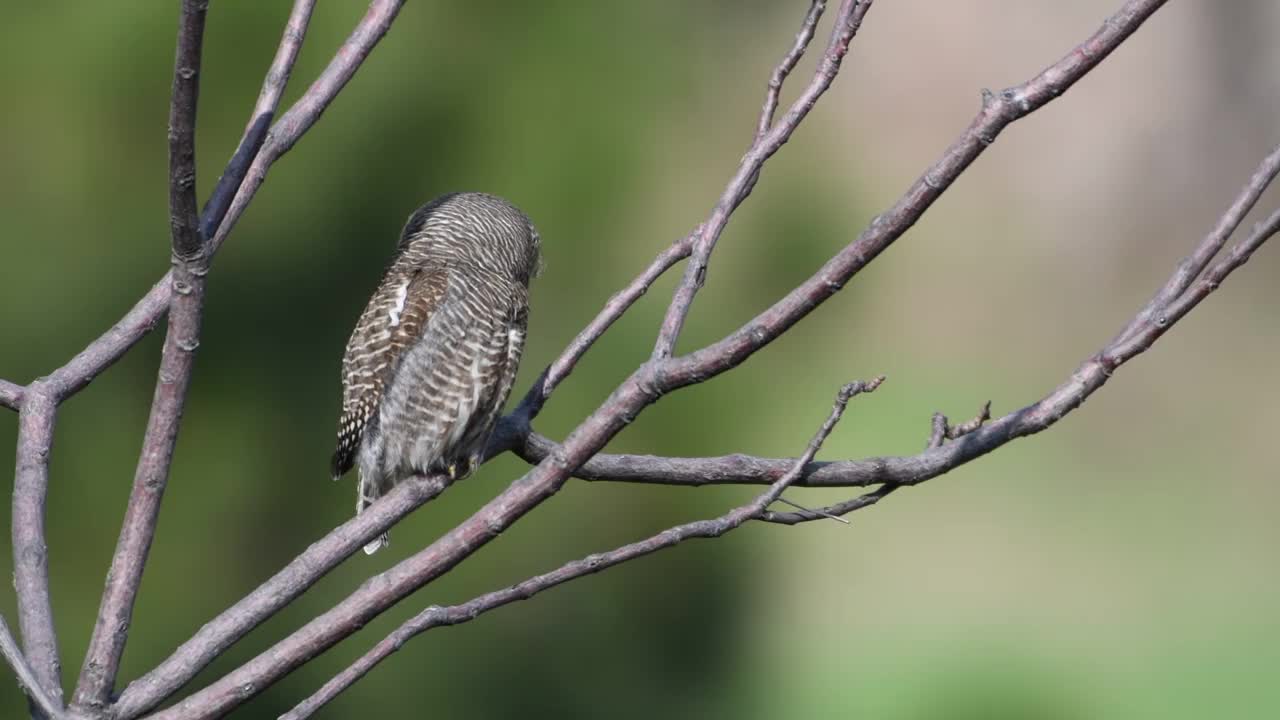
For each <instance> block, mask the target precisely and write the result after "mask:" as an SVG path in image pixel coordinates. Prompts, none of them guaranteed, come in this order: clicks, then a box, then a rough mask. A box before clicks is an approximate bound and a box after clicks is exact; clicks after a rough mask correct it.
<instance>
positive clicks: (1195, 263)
mask: <svg viewBox="0 0 1280 720" xmlns="http://www.w3.org/2000/svg"><path fill="white" fill-rule="evenodd" d="M1277 173H1280V147H1277V148H1276V149H1275V150H1272V151H1271V153H1270V154H1268V155H1267V157H1265V158H1263V160H1262V162H1261V163H1260V164H1259V165H1258V169H1257V170H1254V172H1253V177H1251V178H1249V182H1248V184H1246V185H1245V187H1244V189H1243V190H1242V191H1241V192H1240V194H1239V195H1238V196H1236V199H1235V201H1234V202H1233V203H1231V207H1230V208H1228V209H1227V211H1226V212H1224V213H1223V214H1222V216H1221V217H1220V218H1218V222H1217V224H1216V225H1214V227H1213V230H1211V231H1209V234H1208V235H1206V236H1205V238H1204V240H1201V241H1200V244H1199V245H1198V246H1197V247H1196V249H1195V251H1194V252H1192V253H1191V255H1189V256H1187V257H1186V258H1184V259H1183V260H1182V262H1180V263H1179V264H1178V268H1177V269H1176V270H1175V271H1174V273H1173V277H1171V278H1169V282H1168V283H1166V284H1165V286H1164V287H1162V288H1160V291H1159V292H1158V293H1156V296H1155V297H1153V298H1152V299H1151V302H1150V303H1148V304H1147V306H1146V307H1145V308H1143V310H1142V312H1140V313H1138V315H1137V316H1136V317H1135V318H1134V319H1133V321H1132V322H1130V323H1129V325H1128V326H1126V327H1125V329H1124V330H1122V331H1121V332H1120V335H1121V336H1125V335H1128V334H1129V333H1131V332H1133V331H1134V330H1135V329H1137V327H1138V326H1139V325H1141V324H1143V323H1146V322H1149V321H1150V320H1151V318H1152V317H1153V316H1154V315H1156V314H1158V313H1159V312H1160V311H1161V310H1163V309H1164V307H1165V306H1166V305H1168V304H1169V303H1171V302H1173V300H1174V299H1176V298H1178V297H1179V296H1180V295H1182V294H1183V293H1184V292H1186V290H1187V288H1188V287H1190V286H1191V283H1192V282H1194V281H1195V279H1196V278H1197V277H1199V276H1200V273H1201V272H1203V271H1204V269H1205V267H1206V266H1208V264H1209V261H1211V260H1212V259H1213V257H1214V256H1215V255H1217V254H1218V251H1219V250H1221V249H1222V246H1223V245H1225V244H1226V242H1227V239H1228V238H1230V237H1231V235H1232V234H1233V233H1234V232H1235V231H1236V228H1238V227H1240V223H1241V222H1243V221H1244V218H1245V216H1246V215H1248V214H1249V211H1250V210H1252V209H1253V206H1254V205H1255V204H1257V202H1258V198H1259V197H1261V196H1262V191H1263V190H1265V189H1266V188H1267V186H1268V185H1270V184H1271V181H1272V180H1274V179H1275V177H1276V174H1277Z"/></svg>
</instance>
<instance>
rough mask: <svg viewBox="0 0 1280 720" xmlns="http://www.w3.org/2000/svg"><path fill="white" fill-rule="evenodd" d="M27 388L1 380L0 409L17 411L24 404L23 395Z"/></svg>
mask: <svg viewBox="0 0 1280 720" xmlns="http://www.w3.org/2000/svg"><path fill="white" fill-rule="evenodd" d="M26 390H27V389H26V388H25V387H23V386H21V385H18V384H17V383H11V382H9V381H8V380H0V407H7V408H9V409H10V410H17V409H18V406H19V405H21V404H22V394H23V393H25V392H26Z"/></svg>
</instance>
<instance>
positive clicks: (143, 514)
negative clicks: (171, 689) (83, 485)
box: [72, 0, 208, 714]
mask: <svg viewBox="0 0 1280 720" xmlns="http://www.w3.org/2000/svg"><path fill="white" fill-rule="evenodd" d="M207 9H208V3H207V2H205V1H204V0H183V1H182V11H181V15H180V17H179V23H178V51H177V59H176V61H175V63H174V72H173V98H172V100H171V102H170V111H169V217H170V226H171V228H172V230H173V238H172V251H173V259H174V269H173V274H172V277H173V292H174V297H173V301H172V303H171V306H170V308H169V330H168V332H167V334H166V336H165V342H164V349H163V350H162V353H161V357H160V371H159V377H158V378H157V380H156V389H155V396H154V398H153V400H152V404H151V414H150V417H149V418H148V420H147V430H146V434H145V436H144V437H143V442H142V453H141V457H140V458H139V460H138V467H137V471H136V472H135V474H134V480H133V489H132V491H131V492H130V493H129V505H128V508H127V509H126V510H125V516H124V522H123V524H122V526H121V528H120V539H119V541H118V542H117V543H116V551H115V554H114V555H113V556H112V558H111V570H110V571H109V572H108V573H107V584H106V588H105V589H104V590H103V593H102V604H101V605H100V607H99V609H98V618H97V622H96V623H95V624H94V627H93V635H92V636H91V637H90V639H89V649H88V651H87V652H86V653H85V659H84V665H83V666H82V668H81V670H80V679H79V682H78V683H77V684H76V692H75V698H74V701H73V703H72V707H73V708H74V709H75V710H76V711H77V712H82V713H85V714H100V713H103V712H104V711H105V710H106V708H107V703H108V702H109V700H110V697H111V693H112V690H114V688H115V682H116V674H117V673H118V672H119V669H120V658H121V656H122V655H123V654H124V646H125V642H126V640H127V638H128V629H129V625H130V623H131V621H132V618H133V605H134V601H135V599H136V598H137V595H138V588H139V587H140V586H141V584H142V571H143V568H144V567H145V566H146V562H147V554H148V552H149V551H150V549H151V541H152V538H153V537H154V536H155V530H156V523H157V520H158V519H159V515H160V501H161V499H162V498H163V497H164V491H165V486H166V485H167V484H168V481H169V469H170V467H171V466H172V463H173V450H174V446H175V445H176V444H177V441H178V429H179V426H180V424H181V420H182V413H183V409H184V407H185V404H186V399H187V389H188V387H189V386H190V383H191V372H192V368H193V366H194V361H195V350H196V348H197V347H199V345H200V321H201V316H202V314H203V309H204V288H205V273H206V272H207V270H208V255H207V253H206V247H205V242H204V238H203V237H202V236H201V232H200V218H199V214H198V211H197V201H196V187H195V177H196V165H195V162H196V160H195V125H196V101H197V99H198V97H199V88H200V84H199V83H200V59H201V57H200V55H201V46H202V43H203V39H204V26H205V17H206V11H207Z"/></svg>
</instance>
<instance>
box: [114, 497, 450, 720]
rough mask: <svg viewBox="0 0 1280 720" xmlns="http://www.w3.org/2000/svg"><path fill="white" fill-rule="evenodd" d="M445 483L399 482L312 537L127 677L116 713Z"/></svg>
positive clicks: (163, 688) (159, 689) (147, 702)
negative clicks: (162, 655) (155, 662)
mask: <svg viewBox="0 0 1280 720" xmlns="http://www.w3.org/2000/svg"><path fill="white" fill-rule="evenodd" d="M447 486H448V480H447V478H445V477H443V476H435V477H425V478H424V477H415V478H411V479H409V480H406V481H404V482H401V483H400V484H398V485H397V486H396V487H395V489H393V490H392V491H391V492H390V493H388V494H387V495H386V496H385V497H384V498H383V499H381V500H379V501H378V502H376V503H374V504H373V505H371V506H369V508H368V509H366V510H365V511H364V512H362V513H360V514H359V515H356V516H354V517H352V518H351V519H350V520H348V521H347V522H345V523H343V524H342V525H339V526H338V527H337V528H334V530H332V531H331V532H329V533H328V534H327V535H325V536H324V537H323V538H321V539H320V540H318V541H316V542H314V543H312V544H311V545H310V546H309V547H307V549H306V550H304V551H302V553H301V554H299V555H298V556H297V557H296V558H294V559H293V560H292V561H290V562H289V564H288V565H286V566H285V567H284V569H282V570H281V571H280V572H277V573H276V574H275V575H273V576H272V577H271V578H270V579H269V580H267V581H266V582H264V583H262V584H261V585H259V586H258V588H257V589H255V590H254V591H253V592H251V593H249V594H248V595H246V596H245V597H244V598H243V599H241V600H240V601H239V602H237V603H236V604H235V605H233V606H232V607H230V608H228V609H227V610H226V611H224V612H222V613H221V614H219V615H218V616H217V617H215V618H214V619H212V620H210V621H209V622H207V623H205V624H204V626H203V627H201V628H200V630H199V631H198V632H197V633H196V634H195V636H193V637H192V638H191V639H190V640H187V641H186V642H184V643H183V644H182V645H181V646H180V647H178V648H177V649H176V650H174V652H173V653H172V654H171V655H170V656H169V657H168V658H166V659H165V660H164V662H162V663H160V665H159V666H157V667H156V668H155V669H154V670H152V671H151V672H149V673H147V674H146V675H144V676H142V677H140V678H138V679H137V680H135V681H133V682H131V683H129V686H128V687H126V688H125V690H124V692H123V693H121V694H120V698H119V700H118V701H117V702H116V704H115V707H114V709H113V717H114V718H116V720H131V719H132V718H136V717H138V716H139V715H141V714H142V713H145V712H147V711H149V710H151V709H153V708H154V707H156V706H157V705H158V704H160V703H161V702H163V701H164V699H165V698H167V697H169V696H170V695H172V694H173V693H174V692H176V691H177V690H178V689H179V688H181V687H182V686H183V685H185V684H186V683H188V682H189V681H190V680H191V679H192V678H193V677H195V676H196V674H197V673H198V672H200V671H201V670H202V669H204V668H205V667H206V666H208V665H209V663H211V662H213V660H214V659H215V658H217V657H218V656H219V655H221V654H222V653H223V652H225V651H226V650H227V648H229V647H231V645H232V644H234V643H235V642H236V641H237V640H239V639H240V638H242V637H244V636H245V635H246V634H248V633H249V631H250V630H252V629H254V628H255V627H257V626H258V625H259V624H261V623H262V622H263V621H265V620H267V619H268V618H270V617H271V616H272V615H274V614H275V613H276V612H278V611H279V610H280V609H281V608H283V607H285V606H286V605H288V604H289V603H291V602H293V601H294V600H296V599H297V598H298V597H299V596H300V595H302V593H304V592H306V590H307V588H309V587H311V586H312V585H314V584H315V583H316V581H317V580H319V579H320V578H321V577H323V576H324V575H325V574H326V573H328V572H329V571H330V570H332V569H333V568H335V567H337V566H338V564H339V563H341V562H342V561H343V560H345V559H346V558H348V557H350V556H351V555H352V554H353V553H355V552H356V551H358V550H359V549H360V548H362V547H364V545H365V543H367V542H369V541H370V540H372V539H373V538H375V537H378V536H379V535H381V534H382V533H384V532H386V531H387V529H388V528H390V527H391V526H392V525H394V524H395V523H396V522H398V521H399V520H400V518H402V517H404V516H405V515H408V514H409V513H411V512H413V511H414V510H416V509H417V508H419V507H421V506H422V505H424V504H426V503H427V502H430V501H431V500H432V499H433V498H435V497H436V496H438V495H439V494H440V493H441V492H443V491H444V489H445V488H446V487H447Z"/></svg>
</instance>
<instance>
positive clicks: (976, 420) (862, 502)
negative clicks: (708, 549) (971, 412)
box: [760, 402, 991, 525]
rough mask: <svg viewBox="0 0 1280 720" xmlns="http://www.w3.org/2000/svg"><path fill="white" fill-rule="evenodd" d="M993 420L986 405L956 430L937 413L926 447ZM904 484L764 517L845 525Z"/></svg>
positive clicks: (791, 522)
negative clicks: (829, 520)
mask: <svg viewBox="0 0 1280 720" xmlns="http://www.w3.org/2000/svg"><path fill="white" fill-rule="evenodd" d="M990 419H991V403H990V402H988V403H986V404H984V405H983V406H982V409H981V410H980V411H978V414H977V415H975V416H974V417H973V419H971V420H966V421H965V422H963V423H960V424H959V425H957V426H955V427H952V426H951V423H950V422H949V421H948V420H947V416H946V415H943V414H942V413H940V412H936V413H934V414H933V418H932V419H931V421H930V423H929V428H930V431H929V442H928V443H927V444H926V445H925V450H926V451H927V450H933V449H935V448H940V447H942V446H943V445H944V444H946V442H947V441H948V440H955V439H957V438H961V437H964V436H965V435H968V434H969V433H971V432H973V431H974V430H977V429H978V428H980V427H982V424H983V423H985V422H986V421H987V420H990ZM901 487H902V485H899V484H898V483H893V482H888V483H885V484H884V485H882V486H880V487H879V488H877V489H875V490H872V491H871V492H868V493H863V494H861V495H858V496H856V497H853V498H850V499H848V500H845V501H842V502H838V503H835V504H832V505H827V506H826V507H820V508H801V509H800V511H799V512H766V513H764V514H762V515H761V516H760V519H761V520H764V521H765V522H771V523H777V524H779V525H799V524H800V523H804V522H812V521H814V520H822V519H824V518H835V519H837V520H841V521H843V522H846V523H847V522H848V521H847V520H844V519H843V518H844V516H845V515H848V514H849V513H851V512H854V511H856V510H861V509H863V508H867V507H871V506H872V505H875V504H876V503H878V502H880V501H881V500H883V499H885V498H886V497H888V495H889V494H890V493H893V492H895V491H896V490H898V489H899V488H901Z"/></svg>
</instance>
